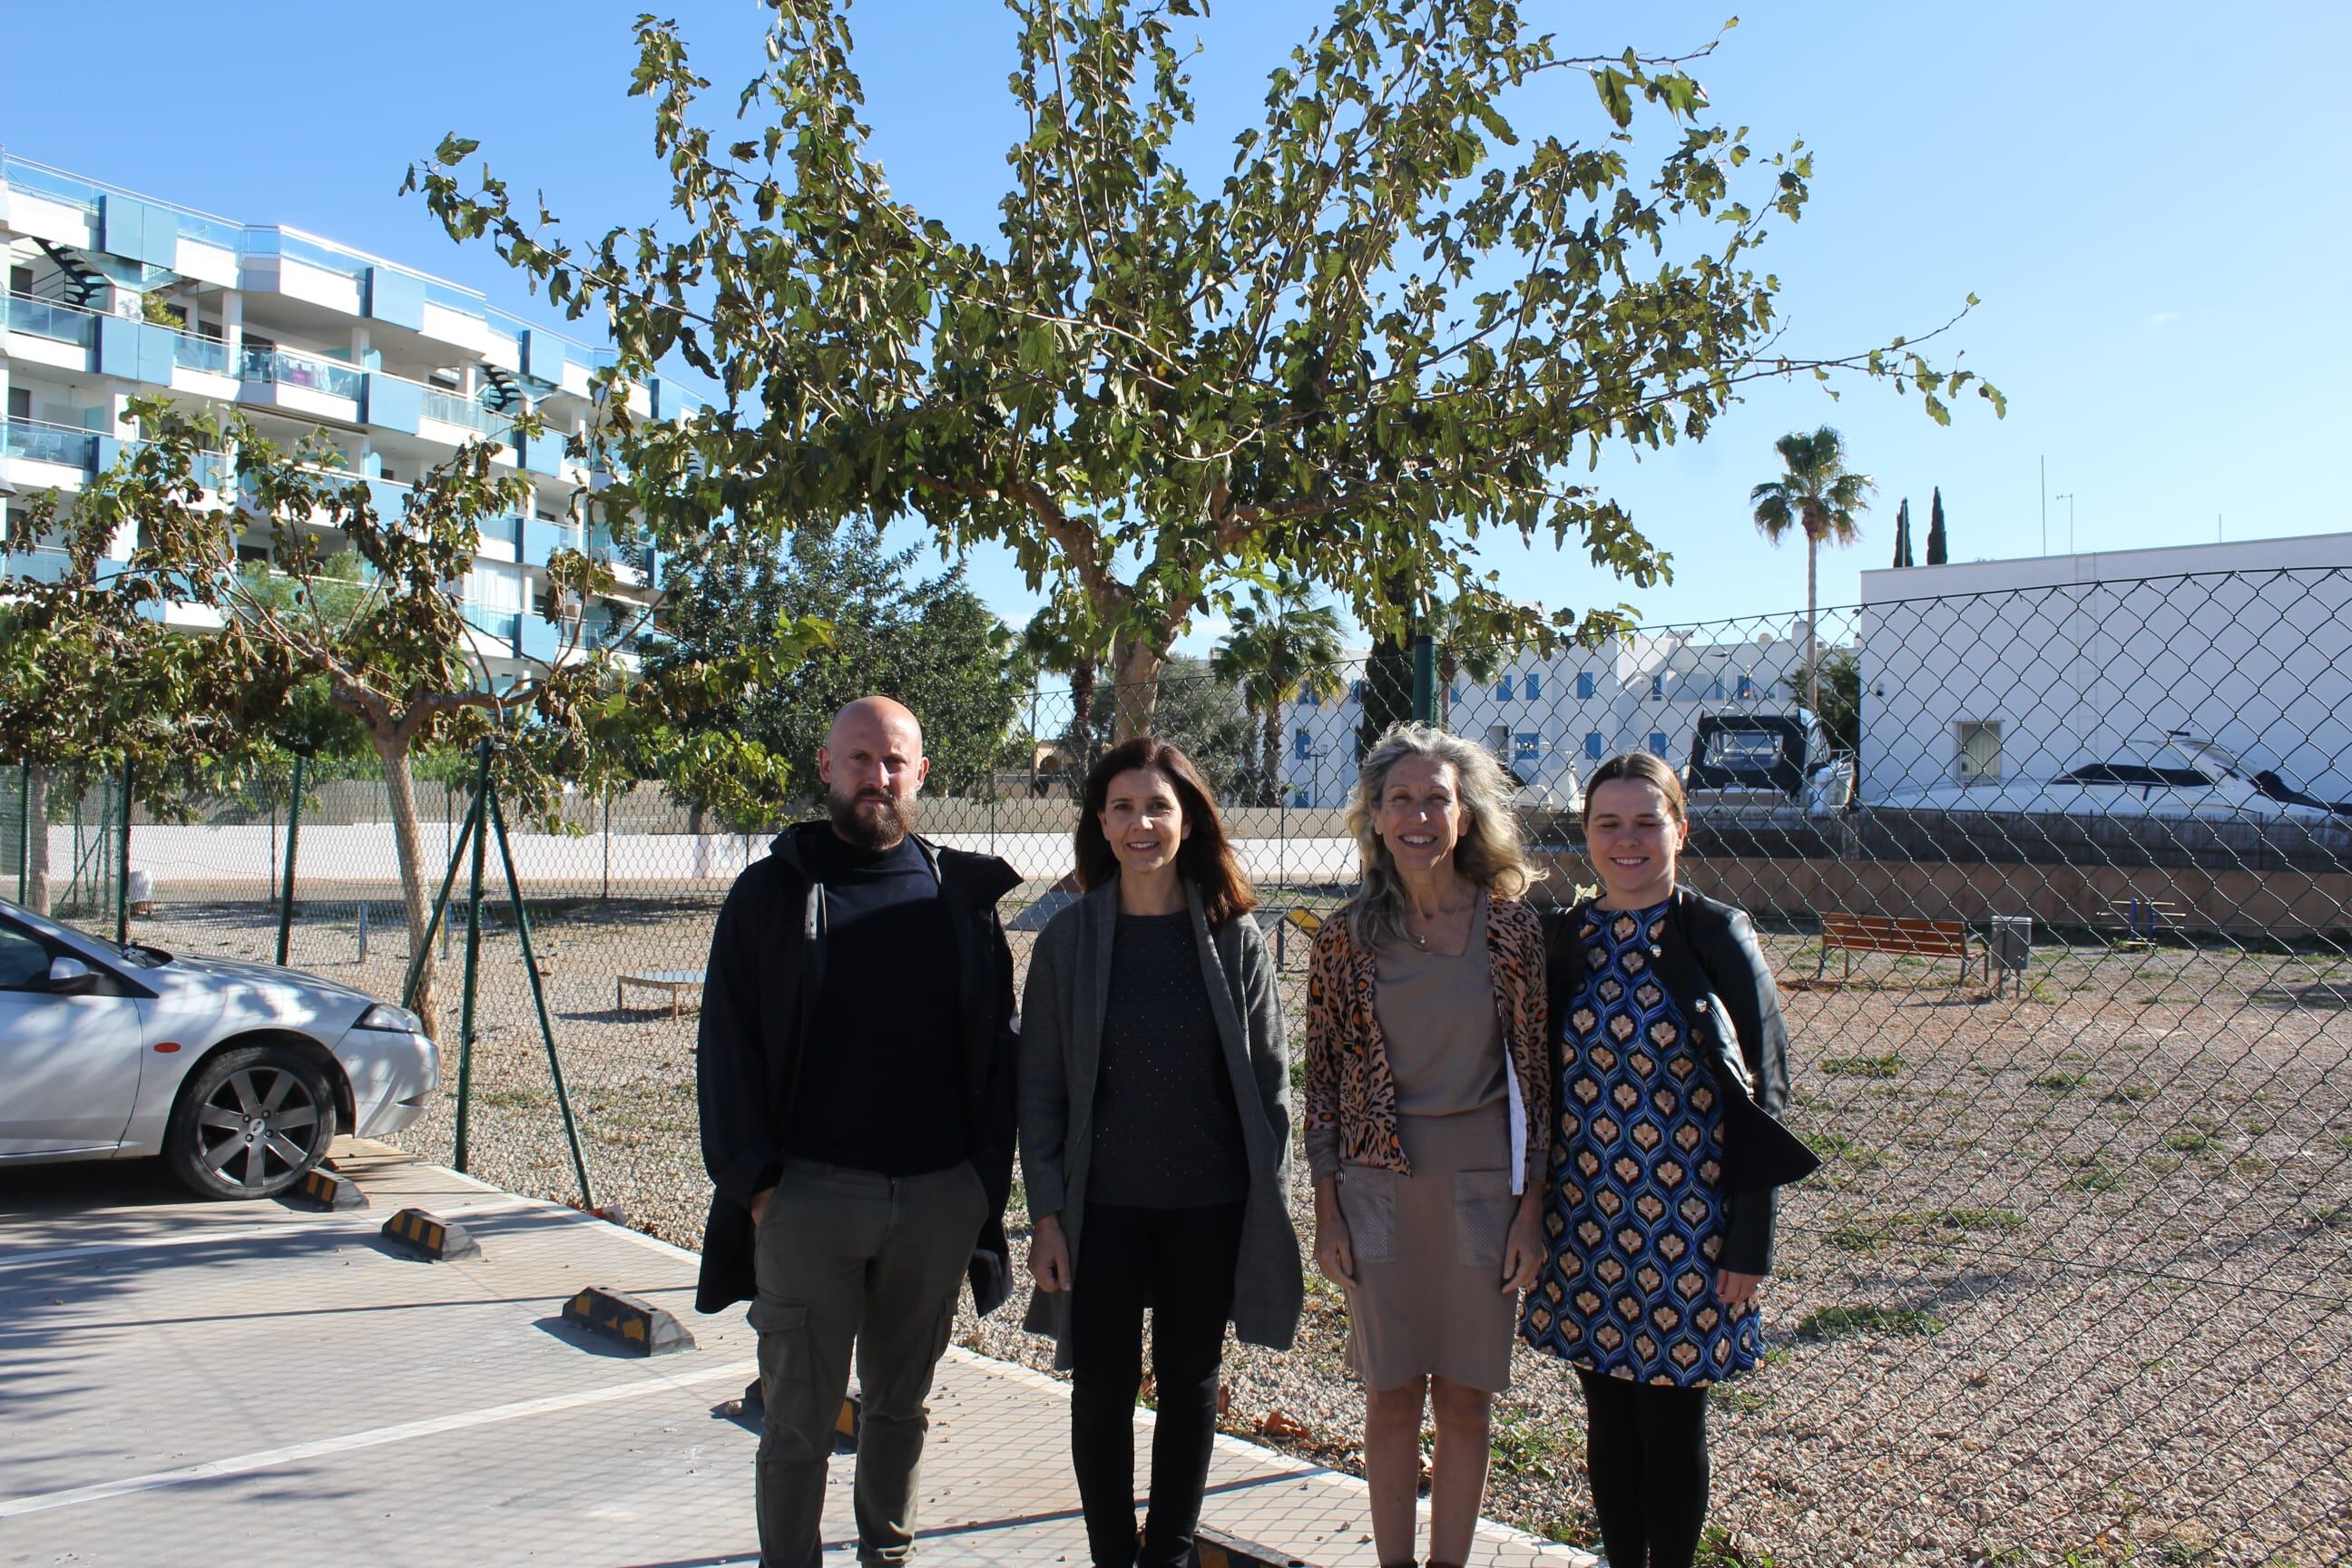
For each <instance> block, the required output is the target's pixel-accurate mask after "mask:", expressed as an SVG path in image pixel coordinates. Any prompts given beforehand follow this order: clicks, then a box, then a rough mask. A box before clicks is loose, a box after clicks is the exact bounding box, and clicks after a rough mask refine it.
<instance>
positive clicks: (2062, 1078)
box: [2025, 1072, 2091, 1094]
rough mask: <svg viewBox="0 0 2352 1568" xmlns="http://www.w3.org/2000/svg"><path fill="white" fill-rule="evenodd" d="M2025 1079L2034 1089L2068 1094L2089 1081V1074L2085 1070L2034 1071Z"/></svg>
mask: <svg viewBox="0 0 2352 1568" xmlns="http://www.w3.org/2000/svg"><path fill="white" fill-rule="evenodd" d="M2025 1081H2026V1083H2027V1084H2028V1085H2030V1086H2031V1087H2032V1088H2034V1089H2049V1090H2051V1091H2052V1092H2053V1093H2055V1094H2069V1093H2072V1092H2073V1091H2074V1090H2075V1089H2080V1088H2082V1087H2083V1086H2084V1084H2086V1083H2088V1082H2090V1081H2091V1075H2090V1074H2089V1073H2086V1072H2044V1073H2036V1074H2034V1075H2033V1076H2032V1078H2030V1079H2026V1080H2025Z"/></svg>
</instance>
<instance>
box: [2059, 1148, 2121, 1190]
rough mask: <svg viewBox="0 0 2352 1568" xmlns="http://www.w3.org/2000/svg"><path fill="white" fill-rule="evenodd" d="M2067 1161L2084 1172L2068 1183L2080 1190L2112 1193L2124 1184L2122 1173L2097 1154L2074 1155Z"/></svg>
mask: <svg viewBox="0 0 2352 1568" xmlns="http://www.w3.org/2000/svg"><path fill="white" fill-rule="evenodd" d="M2066 1163H2068V1164H2070V1165H2072V1166H2074V1168H2075V1169H2076V1170H2077V1171H2079V1172H2081V1173H2082V1174H2080V1175H2078V1176H2075V1177H2074V1179H2073V1180H2071V1181H2069V1182H2068V1183H2067V1185H2068V1186H2070V1187H2073V1188H2074V1189H2075V1190H2076V1191H2078V1192H2085V1193H2112V1192H2114V1191H2115V1190H2116V1188H2117V1187H2119V1186H2122V1185H2123V1184H2124V1179H2123V1176H2122V1174H2121V1173H2118V1172H2117V1171H2116V1168H2115V1167H2114V1166H2112V1165H2110V1164H2108V1163H2106V1162H2105V1160H2102V1159H2100V1158H2099V1157H2098V1156H2097V1155H2096V1154H2077V1155H2074V1156H2071V1157H2069V1158H2068V1160H2067V1162H2066Z"/></svg>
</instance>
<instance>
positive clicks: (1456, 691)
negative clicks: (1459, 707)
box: [1445, 686, 1462, 702]
mask: <svg viewBox="0 0 2352 1568" xmlns="http://www.w3.org/2000/svg"><path fill="white" fill-rule="evenodd" d="M1445 700H1447V701H1448V702H1459V701H1461V700H1462V689H1461V688H1460V687H1458V686H1449V687H1447V688H1446V689H1445Z"/></svg>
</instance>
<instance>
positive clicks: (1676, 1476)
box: [1576, 1367, 1707, 1568]
mask: <svg viewBox="0 0 2352 1568" xmlns="http://www.w3.org/2000/svg"><path fill="white" fill-rule="evenodd" d="M1576 1375H1577V1379H1578V1381H1580V1382H1581V1383H1582V1384H1584V1409H1585V1415H1586V1421H1587V1424H1586V1436H1585V1447H1584V1462H1585V1468H1587V1469H1588V1470H1590V1471H1591V1475H1592V1511H1593V1512H1594V1513H1595V1514H1597V1515H1599V1516H1600V1520H1601V1550H1602V1551H1603V1552H1607V1553H1608V1557H1609V1568H1691V1562H1692V1559H1694V1558H1696V1556H1697V1555H1698V1538H1699V1530H1700V1527H1701V1526H1703V1525H1704V1524H1706V1482H1707V1472H1706V1389H1704V1388H1665V1387H1661V1386H1659V1385H1657V1384H1646V1383H1635V1382H1633V1381H1632V1380H1631V1379H1628V1378H1622V1377H1605V1376H1602V1375H1600V1374H1598V1373H1591V1372H1588V1371H1586V1370H1585V1369H1584V1368H1582V1367H1579V1368H1577V1369H1576Z"/></svg>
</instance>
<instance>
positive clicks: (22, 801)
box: [16, 763, 48, 904]
mask: <svg viewBox="0 0 2352 1568" xmlns="http://www.w3.org/2000/svg"><path fill="white" fill-rule="evenodd" d="M16 789H17V792H18V794H17V796H16V805H17V806H18V808H19V809H18V810H17V813H16V901H17V902H18V903H20V904H21V903H23V902H24V901H25V900H26V897H27V896H29V895H30V893H31V892H32V890H33V764H32V763H21V764H19V766H18V768H17V770H16ZM41 830H42V832H43V833H44V834H47V831H48V824H47V823H46V822H45V823H43V824H42V825H41Z"/></svg>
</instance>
